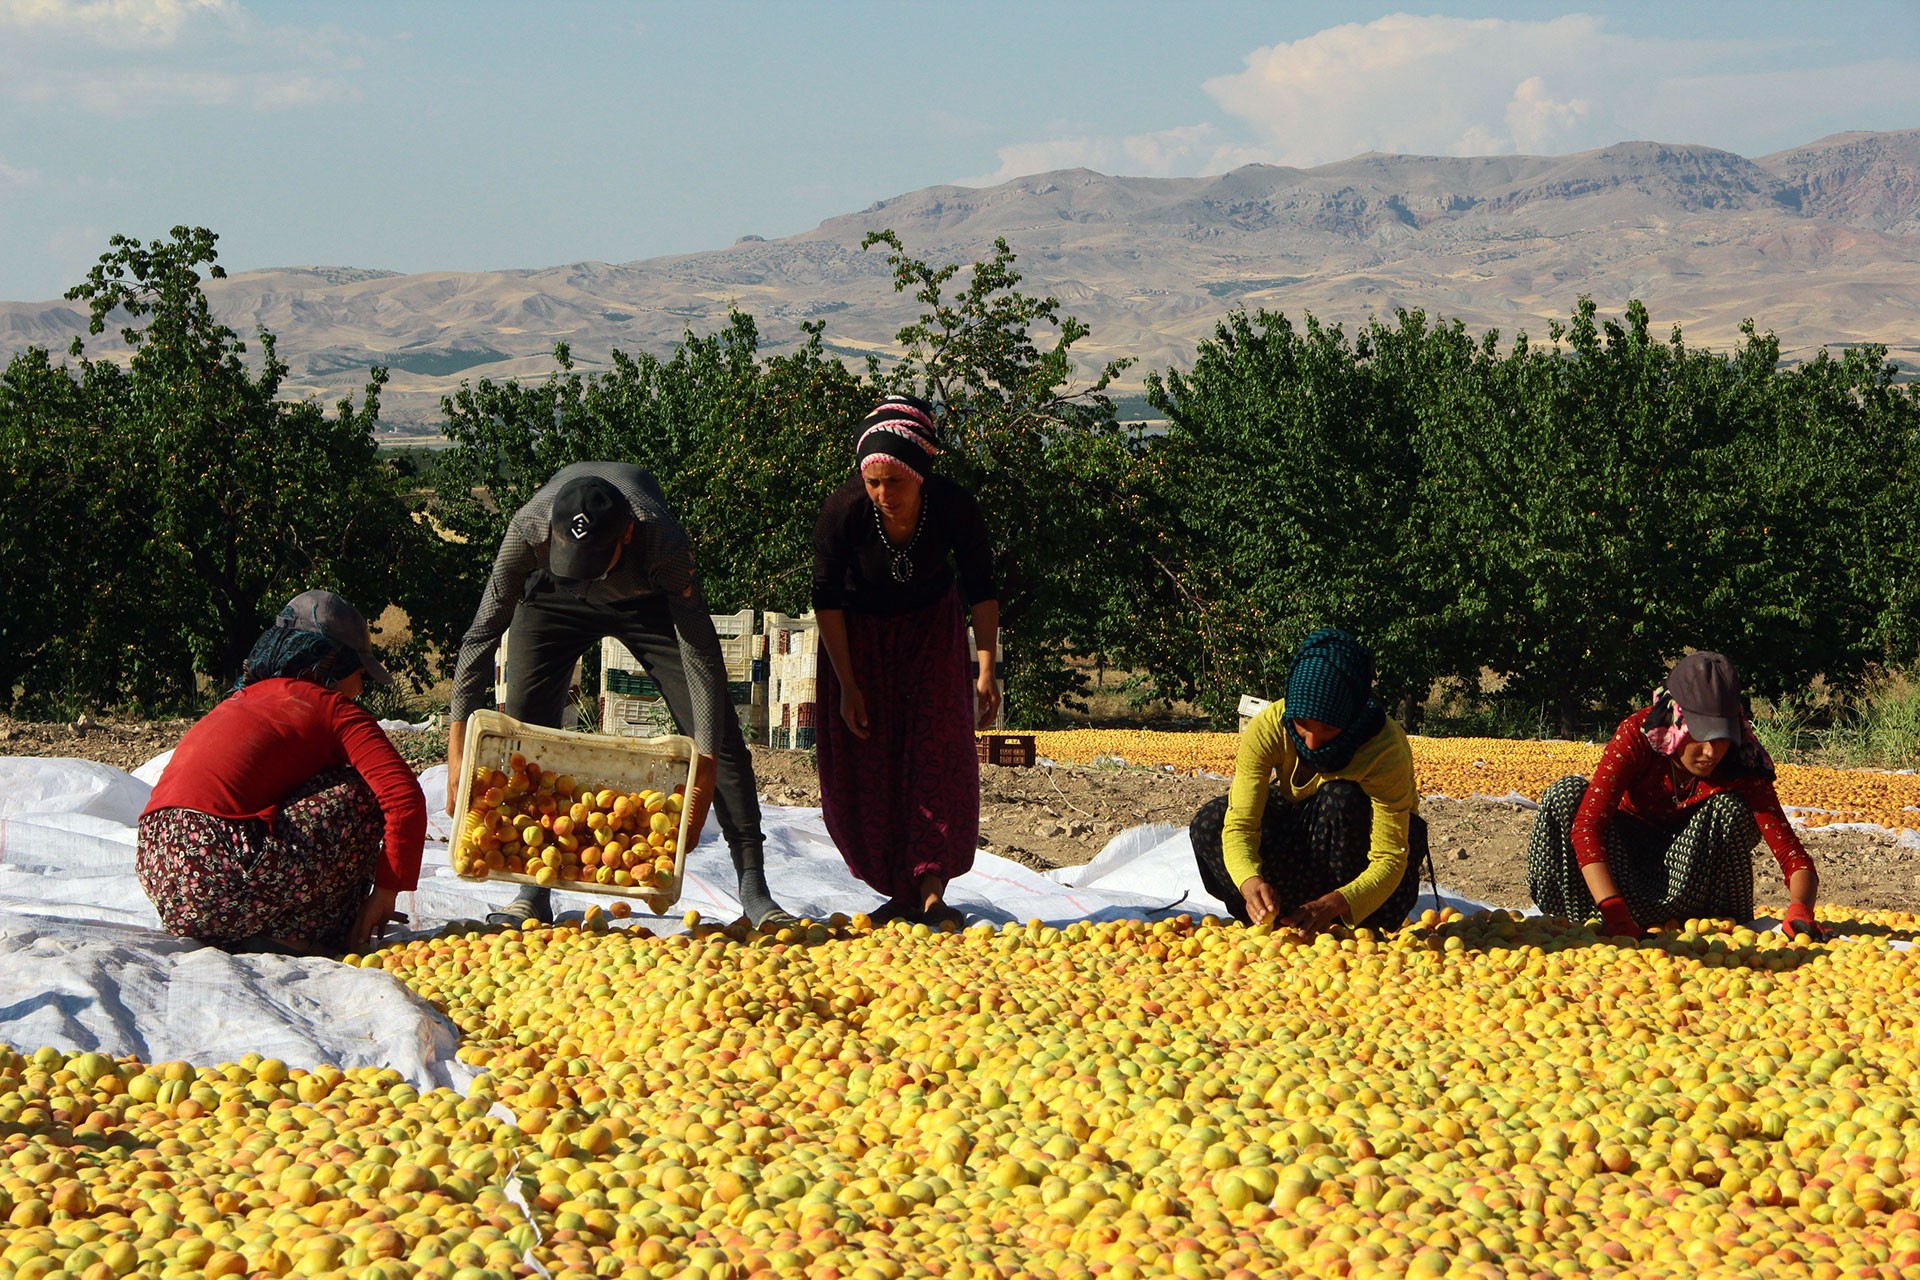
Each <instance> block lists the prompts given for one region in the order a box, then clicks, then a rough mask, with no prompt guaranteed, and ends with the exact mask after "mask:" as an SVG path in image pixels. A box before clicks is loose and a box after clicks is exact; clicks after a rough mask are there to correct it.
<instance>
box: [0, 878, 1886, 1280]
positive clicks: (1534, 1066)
mask: <svg viewBox="0 0 1920 1280" xmlns="http://www.w3.org/2000/svg"><path fill="white" fill-rule="evenodd" d="M1915 924H1916V921H1915V920H1914V919H1912V918H1911V917H1895V916H1889V915H1880V914H1871V913H1868V914H1864V915H1862V916H1860V917H1859V918H1856V919H1854V920H1852V921H1851V922H1847V923H1843V924H1841V926H1840V933H1841V936H1840V937H1839V938H1838V939H1837V940H1836V941H1834V942H1832V943H1830V944H1828V945H1825V946H1816V945H1808V944H1803V943H1794V942H1789V941H1787V940H1786V939H1784V938H1782V937H1780V936H1779V935H1778V934H1768V935H1756V934H1754V933H1753V932H1751V931H1749V930H1746V929H1739V928H1733V927H1730V926H1726V925H1704V926H1702V925H1696V926H1695V927H1690V928H1688V929H1686V930H1684V931H1682V932H1679V933H1676V934H1673V935H1671V936H1668V937H1665V938H1663V939H1660V940H1658V941H1656V942H1652V943H1645V944H1640V945H1638V946H1617V945H1614V944H1613V943H1611V942H1606V941H1602V940H1599V939H1597V938H1596V937H1595V936H1594V935H1593V933H1592V932H1591V931H1590V930H1588V929H1586V928H1584V927H1578V926H1567V925H1556V924H1551V923H1546V922H1541V921H1537V920H1535V921H1520V920H1517V919H1513V918H1510V917H1508V916H1506V915H1504V914H1495V915H1487V916H1478V917H1474V918H1471V919H1466V920H1461V919H1458V918H1448V919H1444V920H1441V919H1435V918H1432V917H1429V918H1428V919H1426V920H1425V921H1423V922H1421V923H1419V924H1417V925H1415V926H1413V927H1410V928H1409V929H1407V930H1405V931H1404V932H1403V933H1402V934H1400V935H1398V936H1393V937H1373V936H1369V935H1367V934H1366V933H1364V932H1362V933H1361V934H1359V935H1358V936H1355V937H1351V938H1344V939H1336V938H1332V937H1322V938H1319V939H1316V940H1313V941H1310V942H1309V941H1306V940H1304V939H1302V938H1300V937H1297V936H1294V935H1291V934H1288V933H1273V932H1269V931H1266V930H1257V929H1256V930H1249V929H1243V928H1240V927H1237V926H1235V927H1223V926H1218V925H1214V924H1210V923H1206V922H1200V923H1195V922H1192V921H1185V920H1177V921H1165V922H1159V923H1151V924H1149V923H1143V922H1109V923H1102V924H1076V925H1072V926H1069V927H1067V928H1065V929H1053V928H1048V927H1039V926H1024V927H1023V926H1008V927H1007V928H1005V929H1002V930H995V929H992V928H990V927H986V926H982V927H977V928H974V929H971V930H967V931H965V932H963V933H958V934H944V935H936V934H929V933H927V931H926V930H925V927H924V926H916V927H912V928H909V927H907V926H905V925H900V924H896V925H893V926H889V927H887V928H885V929H882V930H878V931H872V930H868V929H865V928H863V927H861V925H862V922H861V921H859V920H855V921H854V922H852V924H851V925H849V926H845V927H830V926H826V925H822V926H814V927H813V928H811V929H806V930H798V931H787V932H784V933H782V934H779V935H776V936H773V937H751V938H749V937H747V936H745V935H744V933H743V932H738V931H720V930H715V929H712V928H697V929H695V930H693V931H692V932H691V933H687V934H678V935H673V936H668V937H653V936H649V935H648V934H647V933H646V932H645V931H644V930H641V929H627V928H621V927H618V925H617V922H610V921H608V920H606V919H604V918H596V919H593V920H590V921H586V922H583V923H582V924H581V925H579V926H577V927H573V926H563V927H557V928H536V929H533V930H531V931H528V932H526V933H520V932H513V931H508V932H501V933H493V934H478V933H476V934H470V935H457V936H448V937H442V938H436V939H430V940H422V941H417V942H413V943H409V944H407V945H404V946H399V947H394V948H391V949H389V950H386V951H384V952H381V953H378V954H376V955H373V956H370V957H366V958H364V959H363V960H361V961H359V963H362V964H365V965H370V966H378V967H381V968H384V969H385V970H387V971H388V972H389V973H391V974H392V975H393V976H394V977H395V978H397V979H398V980H400V981H402V982H405V983H407V984H408V985H409V986H411V987H412V988H413V989H414V990H416V991H418V992H419V993H421V994H422V995H423V996H426V997H427V998H429V999H431V1000H433V1001H434V1002H436V1003H437V1004H439V1005H441V1006H442V1007H443V1008H445V1009H446V1010H447V1011H448V1013H449V1014H450V1015H451V1016H452V1018H453V1019H454V1020H455V1021H456V1022H457V1023H458V1024H459V1025H460V1026H461V1027H462V1029H463V1030H464V1032H465V1034H466V1042H465V1045H464V1047H463V1049H462V1057H463V1058H464V1059H466V1060H467V1061H468V1062H470V1063H471V1064H473V1065H474V1066H476V1067H479V1068H481V1069H483V1071H484V1074H482V1075H481V1076H480V1077H479V1078H478V1080H477V1081H476V1082H475V1084H474V1085H473V1086H472V1087H471V1089H470V1090H469V1091H468V1092H467V1093H466V1095H465V1096H462V1095H460V1094H457V1093H454V1092H451V1091H446V1090H435V1091H430V1092H427V1093H424V1094H422V1093H419V1092H416V1091H415V1090H414V1089H413V1088H412V1087H410V1086H408V1085H406V1084H404V1083H402V1082H401V1081H400V1080H399V1079H398V1077H397V1076H395V1075H394V1074H393V1073H391V1072H378V1071H363V1072H355V1073H351V1074H346V1075H343V1074H342V1073H340V1072H338V1071H333V1070H329V1069H324V1068H323V1069H320V1070H317V1071H313V1072H302V1071H298V1070H289V1069H288V1068H287V1067H286V1066H284V1065H283V1064H281V1063H278V1062H273V1061H265V1062H261V1061H257V1060H246V1061H242V1062H240V1063H238V1064H233V1065H228V1066H221V1067H216V1066H199V1067H192V1066H188V1065H186V1064H167V1065H161V1066H143V1065H142V1064H140V1063H137V1062H133V1061H120V1062H111V1061H109V1060H107V1059H104V1058H102V1057H100V1056H99V1055H79V1056H75V1057H71V1058H67V1057H64V1056H63V1055H61V1054H59V1053H57V1052H55V1051H53V1050H40V1051H38V1052H34V1053H30V1054H28V1055H26V1056H22V1055H20V1054H17V1053H15V1054H8V1055H6V1058H5V1066H4V1069H0V1148H3V1149H4V1152H5V1157H6V1159H5V1164H6V1172H5V1174H4V1176H0V1195H3V1196H4V1198H5V1207H6V1221H7V1223H8V1224H9V1225H7V1227H6V1228H5V1231H4V1241H5V1247H4V1249H0V1275H11V1276H31V1277H45V1276H50V1275H51V1276H69V1275H71V1276H86V1277H93V1278H97V1280H105V1277H107V1276H118V1275H132V1274H140V1275H152V1276H169V1277H172V1276H178V1277H188V1276H221V1275H270V1276H278V1275H288V1274H297V1275H302V1276H329V1277H331V1276H366V1277H385V1276H409V1275H429V1276H457V1277H462V1280H480V1278H481V1277H485V1276H502V1277H504V1276H508V1275H527V1274H534V1273H536V1271H537V1270H538V1269H544V1270H545V1271H546V1272H549V1273H551V1274H553V1275H555V1276H567V1277H579V1276H587V1275H637V1276H683V1275H696V1276H743V1275H758V1274H769V1275H792V1276H800V1275H810V1276H825V1277H856V1276H857V1277H889V1276H921V1275H925V1276H933V1275H943V1276H995V1277H1007V1276H1033V1277H1080V1276H1094V1275H1103V1276H1110V1277H1115V1278H1116V1280H1126V1278H1129V1277H1136V1276H1149V1275H1172V1276H1190V1277H1201V1276H1212V1277H1234V1278H1235V1280H1240V1278H1243V1277H1249V1276H1292V1275H1354V1276H1385V1275H1393V1276H1399V1275H1410V1276H1437V1275H1484V1276H1509V1275H1511V1276H1571V1275H1596V1276H1605V1275H1615V1274H1622V1275H1625V1274H1631V1275H1675V1276H1682V1275H1684V1276H1702V1275H1705V1276H1722V1275H1723V1276H1735V1275H1741V1276H1747V1275H1772V1274H1779V1275H1828V1276H1834V1275H1842V1274H1846V1275H1872V1274H1879V1275H1886V1276H1893V1275H1898V1274H1902V1273H1903V1271H1906V1269H1908V1268H1911V1267H1914V1266H1920V1214H1916V1212H1915V1207H1916V1206H1915V1198H1916V1196H1917V1195H1920V1100H1916V1088H1920V1036H1917V1035H1916V1032H1920V1026H1917V1025H1916V1024H1917V1023H1920V962H1916V960H1915V959H1914V958H1913V955H1912V953H1910V952H1905V951H1899V950H1892V949H1889V946H1888V942H1889V937H1890V936H1892V935H1898V936H1900V937H1905V936H1908V935H1909V932H1910V930H1911V929H1912V928H1913V927H1914V926H1915ZM610 925H612V926H613V927H609V926H610Z"/></svg>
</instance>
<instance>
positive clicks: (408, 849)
mask: <svg viewBox="0 0 1920 1280" xmlns="http://www.w3.org/2000/svg"><path fill="white" fill-rule="evenodd" d="M328 702H329V706H328V712H329V714H330V716H331V718H332V725H333V731H334V734H335V736H336V737H337V738H338V739H339V742H340V747H341V749H342V750H343V751H344V752H345V753H346V757H347V763H348V764H350V765H352V766H353V768H354V771H355V772H357V773H358V774H359V775H360V776H361V777H362V778H363V779H365V780H366V783H367V785H368V786H369V787H371V788H372V789H373V795H374V799H375V800H377V801H379V803H380V813H381V816H382V818H383V819H384V820H385V824H386V838H385V843H384V844H383V846H382V851H381V858H380V861H379V863H378V864H377V865H376V866H375V867H374V871H373V883H374V886H375V888H377V889H382V890H389V891H399V890H404V889H413V888H416V887H418V885H419V883H420V855H421V851H422V850H423V848H424V847H425V845H426V840H427V798H426V796H425V795H424V794H423V793H422V792H421V790H420V780H419V779H418V778H416V777H415V776H414V773H413V769H412V768H411V767H410V766H409V765H408V764H407V762H406V760H404V759H403V758H402V757H401V755H400V753H399V752H398V751H397V750H395V749H394V745H393V742H392V740H391V739H389V738H388V737H387V734H386V731H385V730H384V729H382V728H381V727H380V724H379V722H378V721H376V720H375V719H374V718H373V716H372V715H370V714H369V713H367V712H366V711H364V710H362V709H361V708H360V707H358V706H355V705H354V704H353V703H352V702H351V701H349V700H348V699H346V698H345V697H342V696H340V695H339V694H331V695H330V696H329V697H328ZM383 918H384V917H383Z"/></svg>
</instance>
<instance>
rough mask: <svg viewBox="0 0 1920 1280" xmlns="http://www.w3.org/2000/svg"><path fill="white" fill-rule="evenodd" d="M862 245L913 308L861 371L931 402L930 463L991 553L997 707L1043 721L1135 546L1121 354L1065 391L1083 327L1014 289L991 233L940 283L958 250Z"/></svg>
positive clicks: (1104, 640) (887, 236) (889, 237)
mask: <svg viewBox="0 0 1920 1280" xmlns="http://www.w3.org/2000/svg"><path fill="white" fill-rule="evenodd" d="M875 245H885V246H886V247H887V248H888V249H890V250H891V252H890V253H889V255H888V258H887V261H888V263H889V265H890V266H891V267H892V268H893V286H894V289H895V290H896V291H898V292H911V293H912V294H913V296H914V297H915V298H916V299H917V300H918V301H919V302H920V304H921V306H922V307H923V308H924V309H923V310H922V312H921V314H920V317H919V318H918V319H917V320H915V321H914V322H913V323H912V324H909V325H907V326H905V327H904V328H902V329H901V330H900V332H899V335H898V341H899V342H900V345H901V346H902V347H903V348H904V354H903V357H902V359H901V360H900V362H899V363H898V364H897V365H895V366H894V367H893V368H892V369H891V370H889V371H888V372H887V373H886V374H885V375H884V376H883V375H881V373H880V371H879V369H878V367H877V365H876V366H874V368H873V372H874V377H875V379H876V380H877V381H879V382H880V383H881V384H882V385H883V386H884V387H885V388H886V389H887V390H890V391H900V390H906V391H912V392H914V393H916V394H919V395H921V396H923V397H925V398H926V399H928V400H931V401H933V402H935V403H936V404H938V405H940V406H941V407H942V408H943V411H944V413H945V416H946V421H947V429H948V431H949V433H950V438H949V440H948V445H949V450H948V455H947V456H946V457H944V458H943V459H942V460H941V464H940V465H941V466H942V468H943V469H944V470H945V471H946V472H947V474H949V475H951V476H952V477H953V478H954V479H956V480H958V481H960V482H961V483H962V484H964V485H966V486H967V487H968V488H970V489H972V490H973V492H974V493H975V494H976V495H977V496H978V497H979V499H980V502H981V506H982V507H983V508H984V509H985V511H986V516H987V527H988V530H989V531H990V533H991V534H992V536H993V542H994V547H995V550H996V552H997V554H998V559H997V561H996V568H997V570H998V573H999V577H1000V586H1001V600H1000V620H1001V626H1002V627H1003V629H1004V634H1005V639H1004V641H1003V644H1004V648H1005V653H1006V681H1007V718H1008V720H1009V722H1010V723H1015V724H1022V725H1041V724H1046V723H1049V722H1050V721H1051V720H1052V719H1053V717H1054V716H1055V714H1056V710H1057V708H1058V707H1059V706H1060V704H1061V702H1062V700H1063V699H1065V700H1069V701H1070V700H1072V699H1073V698H1074V697H1075V696H1076V695H1077V694H1079V693H1080V692H1081V691H1082V690H1083V689H1084V688H1085V684H1086V679H1085V676H1084V674H1083V673H1081V672H1080V671H1079V670H1077V669H1076V668H1075V667H1073V666H1071V665H1070V664H1069V661H1068V659H1069V658H1070V657H1071V656H1073V655H1090V654H1094V653H1098V652H1100V651H1101V650H1102V649H1103V648H1104V647H1105V646H1106V645H1108V644H1110V643H1111V642H1112V639H1113V637H1114V634H1115V628H1114V617H1115V610H1116V608H1117V607H1118V606H1119V604H1120V601H1121V599H1122V597H1121V594H1120V592H1119V591H1118V589H1117V584H1118V583H1119V582H1120V581H1121V580H1122V575H1123V574H1124V573H1125V572H1127V571H1128V569H1129V567H1130V564H1131V559H1132V555H1133V551H1134V547H1135V544H1136V536H1135V535H1136V532H1137V528H1138V524H1137V519H1138V516H1139V513H1140V510H1141V508H1140V505H1139V503H1138V500H1137V499H1136V497H1135V496H1134V495H1133V493H1132V490H1131V484H1130V480H1131V477H1132V473H1133V468H1134V466H1135V465H1136V461H1137V460H1136V456H1135V449H1134V447H1133V442H1132V440H1131V437H1130V436H1129V435H1128V433H1127V432H1126V431H1125V430H1124V429H1123V428H1122V427H1121V426H1120V425H1119V422H1118V421H1117V418H1116V415H1115V412H1114V407H1113V402H1112V400H1111V399H1110V398H1109V397H1108V396H1107V394H1106V390H1107V388H1108V387H1109V386H1110V385H1112V382H1113V380H1114V378H1115V377H1117V376H1118V375H1119V374H1120V373H1121V372H1122V371H1123V370H1124V369H1125V368H1127V366H1128V365H1129V364H1131V363H1132V362H1131V361H1130V360H1113V361H1109V362H1107V363H1106V364H1105V365H1104V366H1103V367H1102V368H1101V370H1100V372H1099V373H1098V374H1097V375H1096V376H1095V377H1094V379H1093V381H1092V382H1091V383H1089V384H1087V385H1085V386H1083V387H1081V388H1079V389H1078V390H1074V389H1072V386H1073V381H1074V361H1073V347H1074V345H1075V344H1076V343H1078V342H1079V341H1080V340H1081V339H1083V338H1085V337H1086V336H1087V333H1088V330H1087V327H1086V326H1085V325H1083V324H1081V323H1080V322H1079V321H1078V320H1076V319H1074V318H1073V317H1072V316H1066V317H1062V316H1061V315H1060V303H1059V300H1058V299H1055V298H1051V297H1035V296H1033V295H1031V294H1027V293H1024V292H1022V291H1021V290H1020V288H1019V285H1020V279H1021V277H1020V274H1019V272H1018V271H1016V270H1015V269H1014V261H1015V255H1014V253H1013V251H1012V249H1011V248H1009V247H1008V245H1007V242H1006V241H1005V240H1004V239H999V240H995V241H994V251H993V255H992V256H991V257H989V258H988V259H986V260H985V261H982V262H978V263H975V264H973V266H972V267H971V269H970V272H969V275H968V278H967V281H966V284H965V286H964V287H963V288H961V289H960V290H959V291H958V293H957V294H956V295H955V296H952V297H949V296H948V292H947V288H948V285H949V284H950V283H951V282H952V281H953V280H954V277H955V276H957V275H958V274H959V272H960V267H959V265H958V264H948V265H945V266H940V267H935V266H932V265H930V264H928V263H926V262H923V261H920V260H919V259H916V258H914V257H912V256H910V255H909V254H908V253H907V251H906V249H905V248H904V247H903V246H902V244H901V242H900V239H899V237H898V236H896V235H895V234H894V233H893V232H891V231H876V232H871V233H869V234H868V235H867V237H866V239H865V240H864V241H863V242H862V246H863V247H864V248H872V247H873V246H875ZM1036 329H1038V330H1040V331H1041V333H1040V334H1039V335H1036V332H1035V331H1036ZM1049 331H1050V335H1051V340H1050V341H1047V340H1046V339H1047V334H1048V332H1049Z"/></svg>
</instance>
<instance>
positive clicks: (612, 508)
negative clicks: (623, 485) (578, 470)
mask: <svg viewBox="0 0 1920 1280" xmlns="http://www.w3.org/2000/svg"><path fill="white" fill-rule="evenodd" d="M632 525H633V508H632V506H630V505H629V504H628V503H627V500H626V498H625V497H623V496H621V493H620V491H619V490H618V489H616V488H614V487H613V485H612V484H610V483H608V482H607V481H605V480H602V479H600V478H598V477H597V476H581V477H580V478H579V479H577V480H569V481H567V482H566V483H565V484H563V485H561V486H560V492H558V493H556V494H554V495H553V515H552V516H551V517H549V518H548V521H547V571H548V572H549V573H551V574H553V576H554V577H556V578H560V579H562V580H564V581H574V582H593V581H595V580H597V579H600V578H604V577H606V576H607V570H609V569H611V568H612V567H613V559H614V555H615V553H616V552H618V551H619V549H620V543H621V540H622V539H624V538H625V537H626V536H627V530H628V529H629V528H631V527H632Z"/></svg>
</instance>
